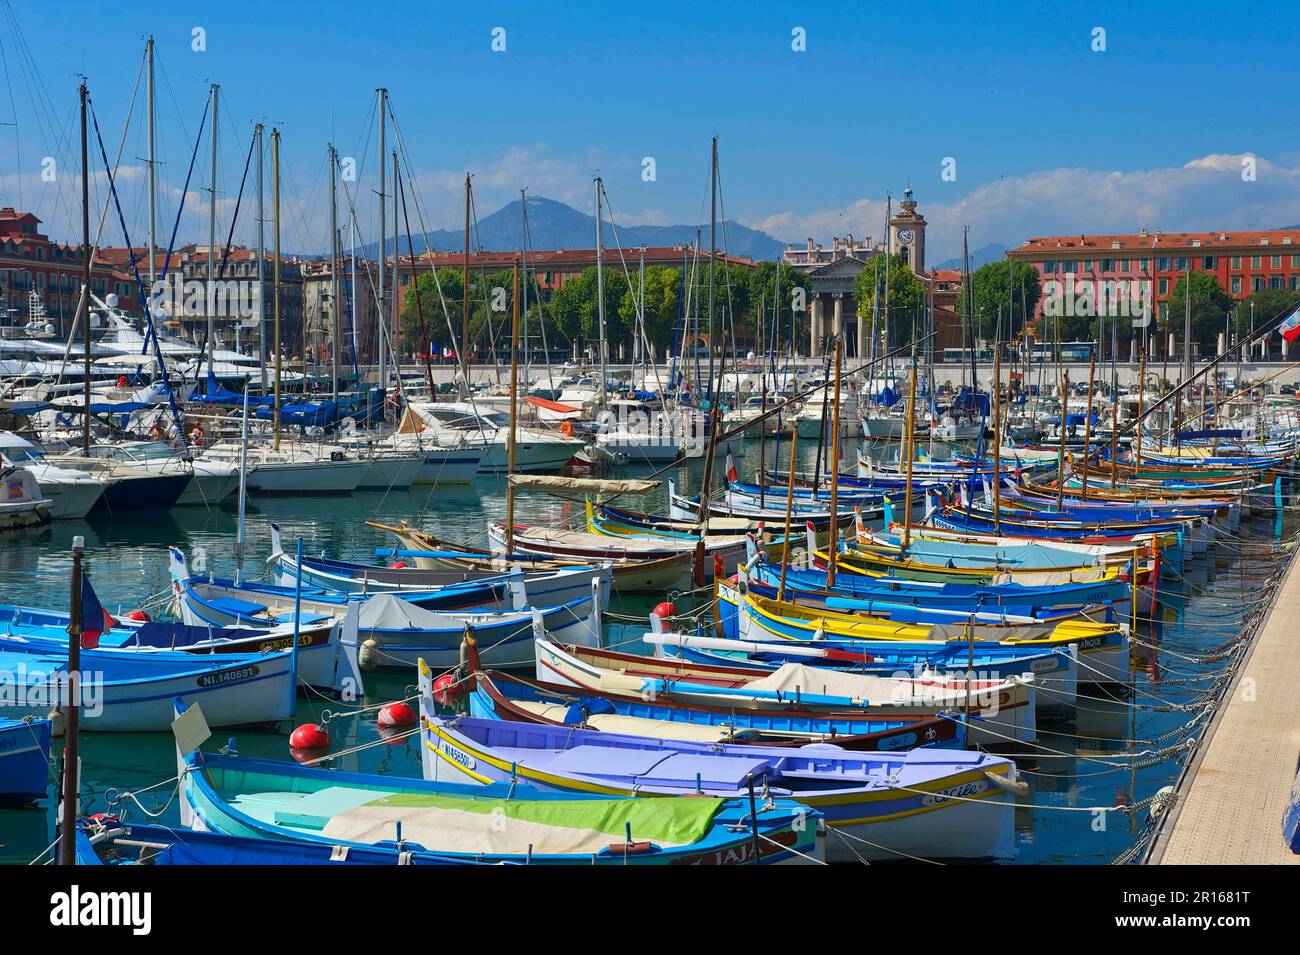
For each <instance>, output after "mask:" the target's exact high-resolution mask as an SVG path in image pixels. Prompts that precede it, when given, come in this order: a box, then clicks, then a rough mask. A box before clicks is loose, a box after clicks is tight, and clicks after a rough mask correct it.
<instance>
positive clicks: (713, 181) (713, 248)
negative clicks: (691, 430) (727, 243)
mask: <svg viewBox="0 0 1300 955" xmlns="http://www.w3.org/2000/svg"><path fill="white" fill-rule="evenodd" d="M717 257H718V137H717V136H714V137H713V140H712V146H711V147H710V153H709V405H710V406H712V405H713V402H714V401H715V400H716V392H715V391H714V388H715V385H714V383H713V356H714V354H715V353H716V352H717V349H716V348H715V347H714V344H715V342H717V340H718V329H717V320H716V318H715V317H714V313H713V287H714V268H713V264H714V259H716V258H717ZM717 387H718V390H721V385H720V384H719V385H718V386H717Z"/></svg>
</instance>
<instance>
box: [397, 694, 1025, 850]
mask: <svg viewBox="0 0 1300 955" xmlns="http://www.w3.org/2000/svg"><path fill="white" fill-rule="evenodd" d="M421 689H422V692H421V711H422V716H421V724H420V725H421V730H420V739H421V756H422V759H423V763H424V775H425V778H426V779H429V780H435V781H439V782H441V781H444V780H446V781H457V782H459V781H466V780H468V781H473V782H479V783H488V784H491V783H500V782H509V781H513V780H519V781H521V782H525V783H527V784H529V785H533V786H536V787H538V788H542V789H549V790H552V791H556V792H585V793H601V794H606V795H620V796H622V795H627V796H631V795H635V796H637V797H639V798H638V799H637V800H636V801H637V802H642V801H643V800H644V801H645V802H648V803H650V804H654V803H657V802H659V800H660V799H661V798H665V797H666V798H673V797H678V798H680V797H681V796H690V795H714V796H722V797H726V798H740V797H742V796H744V795H745V794H746V792H747V791H748V790H749V788H750V787H759V786H761V787H762V788H763V791H764V792H765V793H766V794H767V796H769V797H775V798H777V799H781V800H785V799H795V800H797V801H798V802H800V803H802V804H803V805H804V806H807V807H808V808H809V809H813V810H816V811H817V812H819V813H821V814H822V815H823V816H824V818H825V823H826V825H827V826H829V827H830V828H831V830H832V833H831V835H830V836H829V837H828V839H827V844H826V858H827V860H828V861H853V860H855V859H865V860H880V859H887V858H893V859H898V858H901V857H902V856H900V854H905V855H911V856H924V857H927V858H948V859H989V858H994V859H997V858H1009V857H1011V856H1013V855H1014V854H1015V843H1014V825H1013V819H1014V805H1015V804H1014V800H1013V798H1012V794H1014V793H1017V792H1024V791H1027V787H1025V786H1024V784H1023V783H1020V782H1019V780H1018V778H1017V776H1016V769H1015V763H1013V762H1011V761H1010V760H1008V759H1004V758H1000V757H997V756H993V755H990V754H988V753H974V752H964V751H961V750H942V749H929V748H923V749H913V750H908V751H907V752H903V753H880V752H874V753H851V752H846V751H844V750H841V749H839V748H837V747H835V746H832V745H827V744H810V745H808V746H804V747H801V748H798V749H772V748H770V747H763V746H744V745H737V744H727V743H696V742H690V741H683V740H668V739H657V738H651V737H642V736H625V735H622V734H617V733H604V732H600V731H598V730H583V729H576V728H574V727H571V726H545V725H538V724H536V723H513V722H507V721H504V720H479V719H475V718H473V717H458V718H456V719H452V720H446V719H440V718H438V717H436V716H434V715H433V712H432V709H431V708H429V707H428V705H427V703H426V701H429V693H428V690H427V684H422V688H421ZM430 702H431V701H430ZM952 796H960V797H961V798H960V799H953V798H945V797H952Z"/></svg>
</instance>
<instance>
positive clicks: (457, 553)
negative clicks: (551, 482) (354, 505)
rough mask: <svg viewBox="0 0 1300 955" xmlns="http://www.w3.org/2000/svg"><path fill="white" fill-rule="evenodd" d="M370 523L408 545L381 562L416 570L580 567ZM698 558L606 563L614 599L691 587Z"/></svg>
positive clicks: (500, 570) (685, 555) (496, 571)
mask: <svg viewBox="0 0 1300 955" xmlns="http://www.w3.org/2000/svg"><path fill="white" fill-rule="evenodd" d="M367 523H368V524H369V525H370V526H371V527H378V528H379V529H380V530H386V531H388V532H389V533H391V534H394V535H395V536H396V537H397V538H398V539H399V540H400V541H401V542H402V543H403V544H405V545H406V548H405V549H388V550H382V551H381V550H377V551H376V552H375V553H376V556H385V557H393V558H398V559H401V560H403V561H405V560H413V561H414V562H415V568H412V569H422V570H429V569H437V568H450V569H461V570H472V571H479V572H483V573H494V574H506V573H510V572H511V571H512V570H514V569H516V568H518V569H520V570H523V571H524V572H525V573H530V572H541V571H555V570H561V569H564V568H566V567H572V566H574V564H573V561H566V560H553V559H551V558H549V557H546V556H543V555H540V554H524V553H518V552H516V553H514V554H510V555H502V554H493V553H492V552H491V551H488V550H482V549H472V548H467V547H466V546H465V545H463V544H457V543H455V542H452V541H446V540H442V539H441V538H438V537H434V536H433V535H432V534H427V533H425V532H423V531H420V530H416V529H415V528H413V527H409V526H404V525H403V526H392V525H389V524H379V523H376V522H374V521H368V522H367ZM694 556H695V555H694V554H688V553H680V554H669V555H667V556H665V557H659V558H653V559H648V560H630V559H611V560H607V561H603V562H602V563H605V564H608V565H609V570H610V572H611V574H612V575H613V578H612V580H611V583H610V591H611V592H612V593H616V594H630V593H664V592H666V591H669V590H673V589H676V588H678V587H681V586H684V585H686V582H687V581H688V580H689V578H690V574H691V568H692V565H693V562H694Z"/></svg>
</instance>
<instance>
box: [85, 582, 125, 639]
mask: <svg viewBox="0 0 1300 955" xmlns="http://www.w3.org/2000/svg"><path fill="white" fill-rule="evenodd" d="M115 626H117V621H116V620H114V619H113V618H112V617H111V616H110V615H109V613H108V611H107V610H105V609H104V605H103V604H101V603H100V602H99V597H98V596H96V595H95V588H94V587H92V586H90V578H89V577H88V576H86V575H85V574H82V575H81V649H83V650H93V649H95V648H96V647H97V646H99V635H100V634H102V633H103V632H104V631H105V630H108V629H111V628H112V627H115Z"/></svg>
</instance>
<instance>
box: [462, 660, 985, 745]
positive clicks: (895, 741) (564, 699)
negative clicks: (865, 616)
mask: <svg viewBox="0 0 1300 955" xmlns="http://www.w3.org/2000/svg"><path fill="white" fill-rule="evenodd" d="M469 686H470V691H469V709H470V713H471V715H473V716H477V717H480V718H482V719H496V720H512V721H514V722H516V723H541V724H544V725H547V726H581V727H583V728H584V729H596V730H600V731H602V732H613V733H623V734H627V735H632V736H654V737H664V738H666V739H688V740H697V741H706V742H715V743H746V744H749V745H752V746H786V747H789V746H804V745H806V744H808V743H818V742H822V743H834V744H835V745H836V746H838V747H839V748H840V749H844V750H852V751H855V752H860V751H871V750H888V751H890V752H895V751H898V750H904V749H912V748H914V747H916V746H947V747H950V748H956V749H960V748H962V746H963V744H964V742H965V733H964V725H963V724H962V723H961V722H959V721H957V720H951V719H947V718H945V717H940V716H935V717H929V718H926V719H920V720H901V719H900V720H891V719H874V718H863V719H855V718H852V717H846V718H843V719H841V718H837V717H834V716H819V715H812V714H810V715H805V714H793V713H785V712H780V713H773V712H767V711H758V710H743V709H742V710H737V709H734V708H728V707H721V706H703V705H692V706H688V705H686V704H683V703H678V702H676V701H674V700H671V699H655V700H634V699H627V698H623V697H617V696H607V695H604V694H601V693H598V692H595V691H590V690H585V689H582V688H580V687H574V686H567V685H563V684H558V683H545V682H542V681H540V680H527V679H524V678H522V677H517V676H510V675H509V674H505V673H501V672H499V671H496V670H487V671H482V672H478V673H474V674H472V675H471V677H470V679H469Z"/></svg>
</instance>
